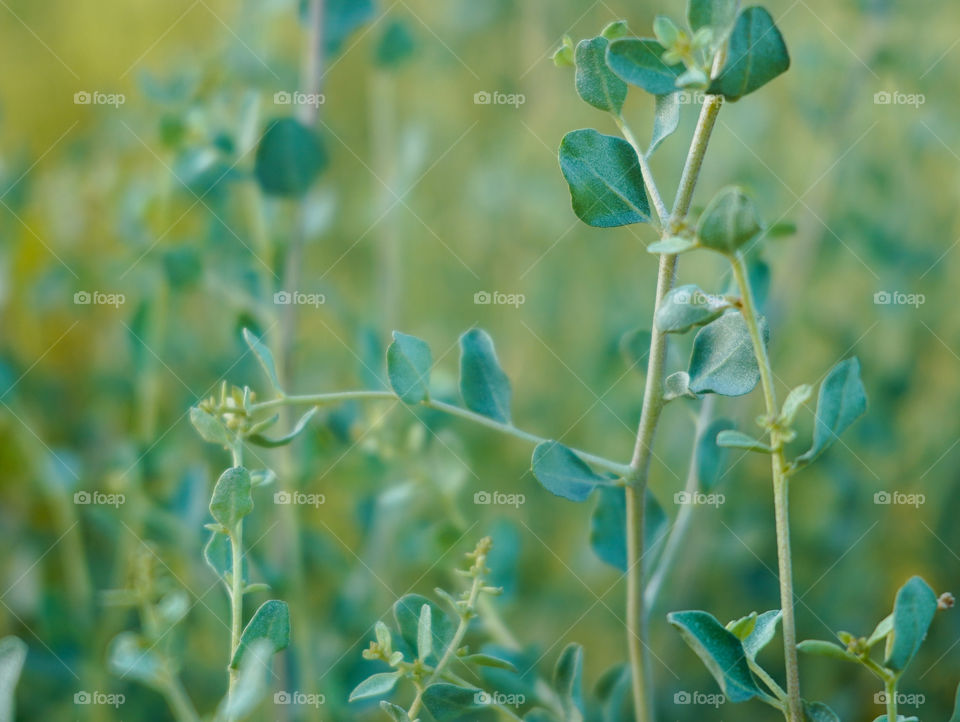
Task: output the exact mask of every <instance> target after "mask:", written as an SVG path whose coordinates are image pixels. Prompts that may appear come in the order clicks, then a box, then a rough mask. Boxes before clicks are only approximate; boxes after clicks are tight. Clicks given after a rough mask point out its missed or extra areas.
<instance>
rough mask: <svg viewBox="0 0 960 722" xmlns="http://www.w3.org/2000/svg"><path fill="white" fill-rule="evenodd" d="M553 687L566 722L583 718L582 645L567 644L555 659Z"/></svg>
mask: <svg viewBox="0 0 960 722" xmlns="http://www.w3.org/2000/svg"><path fill="white" fill-rule="evenodd" d="M553 687H554V689H556V690H557V694H559V695H560V703H561V704H562V705H563V709H564V711H565V712H566V720H567V722H574V720H577V721H579V720H582V719H583V647H581V646H580V645H579V644H573V643H571V644H568V645H567V646H566V647H565V648H564V650H563V651H562V652H561V653H560V657H559V659H557V666H556V667H555V668H554V671H553Z"/></svg>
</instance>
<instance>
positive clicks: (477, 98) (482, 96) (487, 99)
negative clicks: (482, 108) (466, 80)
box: [473, 90, 493, 105]
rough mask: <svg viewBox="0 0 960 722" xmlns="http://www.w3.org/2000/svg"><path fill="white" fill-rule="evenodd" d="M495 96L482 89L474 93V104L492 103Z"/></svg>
mask: <svg viewBox="0 0 960 722" xmlns="http://www.w3.org/2000/svg"><path fill="white" fill-rule="evenodd" d="M492 100H493V96H492V95H490V93H488V92H487V91H486V90H481V91H478V92H476V93H474V94H473V103H474V105H490V103H491V101H492Z"/></svg>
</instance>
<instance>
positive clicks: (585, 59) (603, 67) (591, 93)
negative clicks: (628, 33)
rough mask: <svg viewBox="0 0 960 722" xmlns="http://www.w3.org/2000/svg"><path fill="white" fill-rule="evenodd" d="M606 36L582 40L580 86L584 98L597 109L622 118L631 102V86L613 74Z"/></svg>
mask: <svg viewBox="0 0 960 722" xmlns="http://www.w3.org/2000/svg"><path fill="white" fill-rule="evenodd" d="M609 44H610V41H609V40H607V39H606V38H604V37H596V38H590V39H589V40H581V41H580V42H579V43H578V44H577V49H576V54H575V56H574V57H575V59H576V64H577V73H576V86H577V93H578V94H579V95H580V97H581V98H583V100H584V101H585V102H587V103H589V104H590V105H592V106H593V107H594V108H597V109H599V110H605V111H607V112H608V113H614V114H617V115H619V113H620V110H621V109H622V108H623V101H624V100H626V99H627V84H626V83H624V82H623V81H622V80H620V78H618V77H617V76H616V75H614V74H613V72H612V71H611V70H610V68H609V66H608V65H607V57H606V56H607V46H608V45H609Z"/></svg>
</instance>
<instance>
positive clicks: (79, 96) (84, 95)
mask: <svg viewBox="0 0 960 722" xmlns="http://www.w3.org/2000/svg"><path fill="white" fill-rule="evenodd" d="M92 102H93V96H92V95H91V94H90V93H88V92H87V91H86V90H81V91H79V92H77V93H74V94H73V104H74V105H90V103H92Z"/></svg>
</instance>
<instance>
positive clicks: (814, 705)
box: [803, 700, 840, 722]
mask: <svg viewBox="0 0 960 722" xmlns="http://www.w3.org/2000/svg"><path fill="white" fill-rule="evenodd" d="M803 716H804V720H805V722H840V718H839V717H837V713H836V712H834V711H833V710H832V709H830V708H829V707H828V706H827V705H825V704H824V703H823V702H807V700H803Z"/></svg>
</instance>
